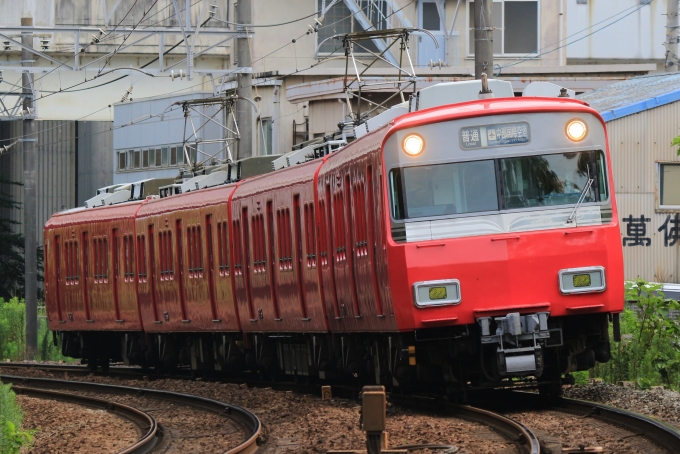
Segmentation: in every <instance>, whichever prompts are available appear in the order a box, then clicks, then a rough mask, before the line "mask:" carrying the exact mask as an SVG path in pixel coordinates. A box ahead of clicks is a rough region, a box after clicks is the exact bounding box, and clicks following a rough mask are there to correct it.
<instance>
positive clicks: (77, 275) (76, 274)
mask: <svg viewBox="0 0 680 454" xmlns="http://www.w3.org/2000/svg"><path fill="white" fill-rule="evenodd" d="M73 248H74V250H73V280H74V284H78V283H79V282H80V273H79V272H78V262H79V260H78V240H75V241H74V242H73Z"/></svg>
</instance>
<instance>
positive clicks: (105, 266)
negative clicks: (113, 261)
mask: <svg viewBox="0 0 680 454" xmlns="http://www.w3.org/2000/svg"><path fill="white" fill-rule="evenodd" d="M102 249H103V251H104V253H103V254H102V279H103V280H104V283H107V282H109V240H108V238H104V240H103V247H102Z"/></svg>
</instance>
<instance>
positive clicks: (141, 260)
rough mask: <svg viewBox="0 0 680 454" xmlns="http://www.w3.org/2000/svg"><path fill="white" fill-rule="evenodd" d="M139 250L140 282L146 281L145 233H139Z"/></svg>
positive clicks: (138, 275)
mask: <svg viewBox="0 0 680 454" xmlns="http://www.w3.org/2000/svg"><path fill="white" fill-rule="evenodd" d="M137 252H138V254H139V265H138V266H137V278H138V279H139V282H146V279H147V277H146V276H147V275H146V237H145V236H144V235H137ZM133 256H134V254H133Z"/></svg>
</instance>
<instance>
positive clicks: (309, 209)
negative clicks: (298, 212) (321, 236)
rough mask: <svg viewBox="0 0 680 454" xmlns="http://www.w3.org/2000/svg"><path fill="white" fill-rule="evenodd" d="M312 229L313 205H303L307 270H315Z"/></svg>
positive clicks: (314, 242) (314, 243) (313, 230)
mask: <svg viewBox="0 0 680 454" xmlns="http://www.w3.org/2000/svg"><path fill="white" fill-rule="evenodd" d="M315 233H316V232H315V229H314V204H313V203H306V204H305V240H306V242H305V246H306V251H307V268H316V241H315V239H316V235H315Z"/></svg>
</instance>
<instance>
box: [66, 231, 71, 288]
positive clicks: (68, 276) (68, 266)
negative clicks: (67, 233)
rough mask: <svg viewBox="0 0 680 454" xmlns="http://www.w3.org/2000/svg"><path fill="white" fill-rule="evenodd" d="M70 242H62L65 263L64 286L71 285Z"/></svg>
mask: <svg viewBox="0 0 680 454" xmlns="http://www.w3.org/2000/svg"><path fill="white" fill-rule="evenodd" d="M70 246H71V242H70V241H64V259H65V261H66V276H65V278H66V285H71V254H70Z"/></svg>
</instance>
